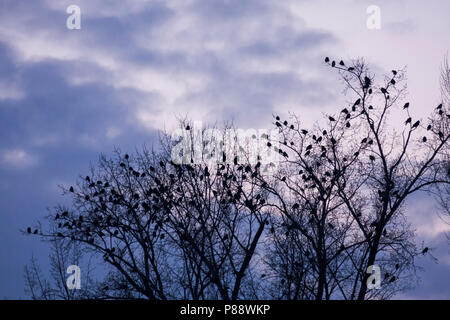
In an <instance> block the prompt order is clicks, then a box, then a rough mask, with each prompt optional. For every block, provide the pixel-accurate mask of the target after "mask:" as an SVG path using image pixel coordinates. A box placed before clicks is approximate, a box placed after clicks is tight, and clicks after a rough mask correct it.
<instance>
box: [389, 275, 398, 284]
mask: <svg viewBox="0 0 450 320" xmlns="http://www.w3.org/2000/svg"><path fill="white" fill-rule="evenodd" d="M396 279H397V278H396V277H395V276H392V278H391V279H389V283H392V282H394V281H395V280H396Z"/></svg>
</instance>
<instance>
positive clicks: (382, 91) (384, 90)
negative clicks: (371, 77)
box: [380, 88, 388, 94]
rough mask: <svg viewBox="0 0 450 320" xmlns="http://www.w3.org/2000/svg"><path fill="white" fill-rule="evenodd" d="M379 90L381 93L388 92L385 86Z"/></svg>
mask: <svg viewBox="0 0 450 320" xmlns="http://www.w3.org/2000/svg"><path fill="white" fill-rule="evenodd" d="M380 90H381V93H383V94H386V93H388V92H387V90H386V89H385V88H381V89H380Z"/></svg>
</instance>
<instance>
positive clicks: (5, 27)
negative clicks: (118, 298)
mask: <svg viewBox="0 0 450 320" xmlns="http://www.w3.org/2000/svg"><path fill="white" fill-rule="evenodd" d="M73 4H75V5H78V6H79V7H80V9H81V29H80V30H69V29H68V28H67V27H66V19H67V18H68V16H69V14H67V13H66V8H67V7H68V6H69V5H73ZM370 5H377V6H378V7H379V8H380V10H381V11H380V13H381V28H380V29H379V30H373V29H368V28H367V25H366V20H367V19H368V17H369V14H367V12H366V10H367V7H368V6H370ZM448 12H450V2H449V1H447V0H429V1H407V0H396V1H392V0H390V1H387V0H378V1H375V0H371V1H364V0H340V1H324V0H314V1H313V0H150V1H143V0H120V1H111V0H103V1H98V0H36V1H29V0H0V137H1V139H0V214H1V218H0V298H21V297H22V298H23V297H24V292H23V287H24V283H23V267H24V265H25V264H26V263H27V262H28V260H29V259H30V257H31V255H34V256H35V257H37V258H38V259H39V260H40V261H41V262H42V266H43V269H45V267H46V263H47V262H46V260H47V258H46V257H47V255H48V251H47V246H46V245H45V244H42V243H39V242H36V241H34V240H32V239H30V238H28V237H24V236H22V235H21V234H20V232H19V230H20V229H23V228H25V227H26V226H27V225H28V224H29V223H30V221H36V220H38V219H41V218H42V217H43V216H44V215H45V214H46V211H47V209H48V208H51V207H53V206H54V205H56V204H57V203H60V202H64V199H63V198H62V197H61V195H60V190H59V189H58V185H61V184H63V185H69V184H72V183H73V182H74V181H75V179H76V178H77V177H78V175H79V174H81V175H83V174H84V173H86V172H88V170H89V165H90V164H91V163H95V162H96V159H97V158H98V155H99V153H106V154H108V153H111V151H112V150H113V149H114V147H120V148H121V149H122V150H124V151H127V150H129V151H132V150H134V149H135V147H137V146H141V145H142V144H147V145H151V144H152V142H153V141H154V140H155V137H156V135H157V131H158V130H170V129H171V128H173V126H174V123H175V121H176V119H177V117H184V116H188V117H189V118H191V119H193V120H199V121H204V122H207V121H227V120H234V121H235V123H237V125H238V126H240V127H245V128H265V127H268V126H269V125H270V122H271V117H272V114H275V113H276V114H287V113H288V112H289V111H293V112H296V113H297V114H299V115H300V116H301V117H303V118H304V119H305V120H306V121H309V122H312V121H314V120H316V119H318V118H319V117H320V116H321V114H322V113H324V112H332V111H333V110H335V109H336V107H339V104H341V103H343V102H345V97H343V96H342V87H341V86H340V85H339V83H338V82H337V81H336V76H335V75H333V74H332V73H331V72H330V70H329V69H328V68H326V67H325V66H324V64H323V58H324V57H325V56H326V55H328V56H330V57H336V58H338V59H341V58H342V59H344V60H347V61H348V60H349V59H352V58H357V57H364V58H365V59H366V60H367V62H369V64H370V65H371V66H372V70H373V71H374V72H375V73H376V74H377V75H380V74H382V73H383V72H388V71H389V70H391V69H393V68H401V67H405V66H406V67H407V75H408V94H409V96H408V98H409V101H410V102H411V112H412V114H413V116H415V117H419V118H420V117H425V116H426V114H427V113H428V111H429V110H430V108H431V107H432V106H435V105H436V102H438V101H439V97H440V94H439V68H440V65H441V63H442V61H443V59H444V57H445V56H446V55H447V54H448V50H449V47H450V43H449V38H448V32H449V30H450V20H449V19H448ZM408 207H409V208H410V209H409V211H408V212H409V216H410V221H411V222H412V223H413V224H414V226H415V227H416V229H417V234H418V241H419V243H420V241H426V243H427V244H428V245H430V246H431V247H433V248H434V249H433V251H432V254H433V255H434V256H435V257H437V258H438V259H439V262H438V263H436V262H434V261H432V260H431V259H423V260H421V261H419V262H420V264H421V265H422V266H423V267H424V272H422V273H421V274H420V275H421V278H422V281H421V283H420V284H419V285H418V286H417V288H416V289H414V290H412V291H409V292H406V293H404V294H402V295H401V296H398V298H440V299H450V272H449V271H450V254H449V248H450V246H449V245H448V242H447V240H446V238H445V232H446V231H449V230H450V227H449V226H448V225H446V224H445V223H444V222H443V221H442V220H441V219H440V218H439V216H438V215H437V214H436V212H437V211H436V208H435V206H434V204H433V203H432V202H430V201H429V199H428V198H427V197H426V196H419V197H416V198H414V199H412V200H411V201H410V202H409V203H408Z"/></svg>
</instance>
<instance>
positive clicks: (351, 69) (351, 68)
mask: <svg viewBox="0 0 450 320" xmlns="http://www.w3.org/2000/svg"><path fill="white" fill-rule="evenodd" d="M347 70H348V71H350V72H351V71H353V70H355V68H353V67H349V68H348V69H347Z"/></svg>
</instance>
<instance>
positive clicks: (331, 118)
mask: <svg viewBox="0 0 450 320" xmlns="http://www.w3.org/2000/svg"><path fill="white" fill-rule="evenodd" d="M328 120H330V121H336V119H334V118H333V117H332V116H329V117H328Z"/></svg>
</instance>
